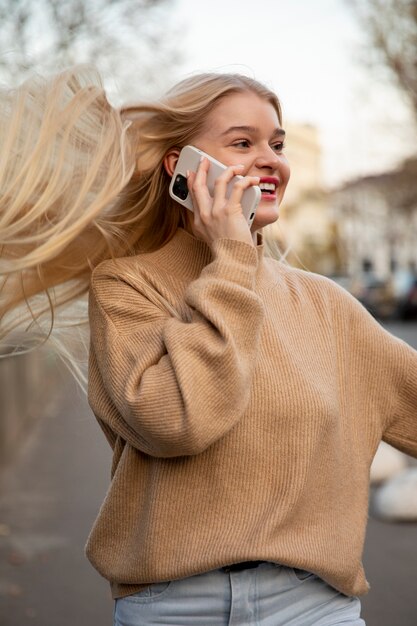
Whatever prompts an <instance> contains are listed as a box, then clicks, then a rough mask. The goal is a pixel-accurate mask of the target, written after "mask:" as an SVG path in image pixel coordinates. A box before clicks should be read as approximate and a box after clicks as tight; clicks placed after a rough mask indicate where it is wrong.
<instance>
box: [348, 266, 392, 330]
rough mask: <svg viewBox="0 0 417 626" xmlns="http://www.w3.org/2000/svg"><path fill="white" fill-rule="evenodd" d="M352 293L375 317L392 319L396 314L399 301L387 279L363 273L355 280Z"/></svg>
mask: <svg viewBox="0 0 417 626" xmlns="http://www.w3.org/2000/svg"><path fill="white" fill-rule="evenodd" d="M351 293H352V294H353V295H354V296H355V297H356V298H357V299H358V300H359V302H361V303H362V304H363V306H364V307H365V308H366V309H367V310H368V311H369V313H371V315H373V316H374V317H376V318H378V319H390V318H392V317H393V316H394V315H395V312H396V310H397V303H396V299H395V297H394V294H393V292H392V289H391V287H390V284H389V283H388V282H387V281H384V280H381V279H379V278H376V277H375V276H373V275H372V274H363V275H362V276H361V277H359V278H357V279H356V280H354V281H353V283H352V288H351Z"/></svg>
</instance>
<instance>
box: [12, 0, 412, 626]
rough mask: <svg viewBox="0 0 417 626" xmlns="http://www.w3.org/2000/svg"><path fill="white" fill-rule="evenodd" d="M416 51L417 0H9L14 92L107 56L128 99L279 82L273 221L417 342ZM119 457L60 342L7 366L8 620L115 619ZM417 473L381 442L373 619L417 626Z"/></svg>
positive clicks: (308, 262)
mask: <svg viewBox="0 0 417 626" xmlns="http://www.w3.org/2000/svg"><path fill="white" fill-rule="evenodd" d="M416 58H417V2H416V1H415V0H362V1H360V0H357V1H354V0H315V2H311V1H310V2H308V1H307V0H293V1H291V2H290V1H282V0H264V1H263V2H262V3H253V2H249V1H246V0H240V1H237V0H230V1H228V2H227V1H225V0H210V2H198V1H197V0H88V1H87V0H0V83H1V85H2V86H3V87H6V86H7V87H14V86H17V85H18V84H19V83H21V82H22V81H23V80H24V79H25V78H27V77H28V76H30V75H33V73H34V72H38V73H41V74H45V73H52V72H56V71H58V70H59V69H61V68H64V67H66V66H68V65H71V64H73V63H92V64H94V65H95V66H96V67H98V69H99V71H100V72H101V75H102V77H103V81H104V84H105V87H106V90H107V92H108V96H109V99H110V101H111V102H112V103H113V104H114V105H115V106H118V105H120V104H121V103H126V102H134V101H137V100H143V99H149V98H154V97H157V96H158V95H159V94H161V93H163V92H164V91H165V90H166V89H167V88H169V87H170V86H171V85H173V84H174V83H176V82H177V81H178V80H180V79H182V78H184V77H186V76H188V75H190V74H193V73H198V72H201V71H220V72H221V71H235V72H239V73H244V74H247V75H249V76H253V77H254V78H256V79H259V80H261V81H263V82H264V83H266V84H267V85H268V86H269V87H271V88H272V89H273V90H274V91H276V92H277V94H278V96H279V97H280V99H281V102H282V105H283V110H284V127H285V128H286V130H287V135H288V138H287V149H286V152H287V155H288V158H289V160H290V163H291V168H292V177H291V181H290V184H289V187H288V191H287V194H286V197H285V200H284V203H283V206H282V212H281V217H280V220H279V223H278V224H277V226H276V228H275V229H274V236H275V237H276V239H277V241H278V242H279V244H280V247H281V249H282V250H283V251H286V254H287V258H288V260H289V262H290V263H291V264H294V265H296V266H299V267H303V268H304V269H307V270H309V271H314V272H318V273H322V274H325V275H327V276H329V277H331V278H333V279H334V280H336V281H337V282H339V283H340V284H341V285H342V286H343V287H345V288H346V289H348V290H349V291H351V292H352V293H353V294H354V295H355V296H356V297H357V298H358V299H359V300H361V301H362V302H363V304H364V305H365V306H366V307H367V308H368V309H369V310H370V312H371V313H372V314H373V315H374V316H375V317H376V318H378V319H379V320H380V321H381V323H382V324H384V325H385V326H386V327H387V328H388V330H390V331H391V332H393V333H394V334H396V335H398V336H400V337H401V338H403V339H404V340H406V341H407V342H409V343H410V344H411V345H413V346H414V347H417V245H416V242H417V133H416V130H417V65H416ZM384 454H385V456H383V455H384ZM110 462H111V458H110V451H109V450H108V449H107V444H106V442H105V441H104V437H103V436H102V434H101V432H100V431H99V429H98V427H97V426H96V424H95V421H94V418H93V416H92V414H91V412H90V410H89V408H88V406H87V403H86V401H85V398H84V396H83V394H82V392H81V391H79V390H78V388H77V387H76V386H75V383H73V381H72V380H71V378H70V377H69V376H68V374H67V373H66V371H65V370H64V369H62V368H61V366H60V365H59V364H58V363H57V362H56V361H55V360H54V358H53V356H52V355H51V354H50V353H49V352H48V350H47V349H44V350H41V351H38V352H36V353H31V354H29V355H26V356H21V357H18V358H6V359H1V360H0V623H1V624H4V625H5V626H17V625H19V626H21V625H23V624H26V623H28V624H29V623H30V624H36V625H39V626H41V625H42V626H66V625H67V624H68V625H69V624H74V623H77V624H79V625H80V626H87V625H92V624H94V625H100V626H107V625H108V626H110V625H111V622H112V603H111V599H110V595H109V592H108V589H107V583H106V582H105V581H103V580H102V579H100V577H99V576H98V574H97V573H96V572H95V571H94V570H93V569H92V568H91V566H90V565H89V564H88V563H87V561H86V559H85V557H84V555H83V545H84V543H85V540H86V537H87V534H88V532H89V529H90V527H91V524H92V523H93V520H94V518H95V516H96V514H97V511H98V508H99V506H100V503H101V501H102V499H103V497H104V495H105V491H106V488H107V484H108V479H109V471H110ZM375 471H376V470H375ZM415 471H416V468H415V461H413V460H412V459H409V458H405V457H404V455H400V456H399V453H398V455H396V454H395V451H392V450H389V451H387V450H381V457H380V465H379V466H378V472H379V473H378V475H377V473H375V476H374V477H373V487H372V490H371V502H370V515H371V517H370V523H369V529H368V536H367V543H366V549H365V567H366V571H367V575H368V580H369V581H370V583H371V588H372V590H371V593H370V595H369V596H367V597H365V598H364V599H363V607H364V617H365V619H366V620H367V624H368V626H373V625H375V626H412V625H414V624H416V623H417V598H416V595H415V591H414V580H415V577H416V574H417V479H416V477H415ZM413 472H414V473H413ZM398 476H400V477H403V483H402V484H403V487H402V488H403V490H404V484H405V483H404V481H407V480H408V483H407V491H406V492H405V491H403V492H401V484H400V487H397V490H396V491H395V490H394V493H395V494H396V499H395V498H394V504H391V505H388V508H386V507H385V508H384V506H382V505H381V500H380V499H379V500H378V498H380V497H381V494H382V491H381V490H382V489H383V488H385V487H387V486H389V484H388V483H389V481H391V480H393V479H395V478H398ZM413 481H414V482H413ZM402 494H403V495H402ZM404 494H406V495H404ZM404 498H406V500H407V507H405V508H406V510H405V509H404V507H403V506H402V504H403V501H404ZM395 502H396V503H397V504H395ZM398 503H399V504H398ZM390 507H391V508H390Z"/></svg>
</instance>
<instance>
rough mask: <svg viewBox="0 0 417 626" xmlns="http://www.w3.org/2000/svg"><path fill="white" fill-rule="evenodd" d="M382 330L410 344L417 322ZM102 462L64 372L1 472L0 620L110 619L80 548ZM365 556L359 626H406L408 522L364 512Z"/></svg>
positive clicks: (107, 625) (415, 602) (412, 597)
mask: <svg viewBox="0 0 417 626" xmlns="http://www.w3.org/2000/svg"><path fill="white" fill-rule="evenodd" d="M388 328H389V330H390V331H391V332H393V333H394V334H397V335H398V336H400V337H401V338H403V339H404V340H406V341H407V342H409V343H410V344H411V345H413V346H414V347H416V348H417V324H407V325H401V324H392V325H390V326H388ZM110 463H111V454H110V448H109V446H108V444H107V442H106V440H105V438H104V436H103V434H102V432H101V430H100V429H99V427H98V425H97V424H96V422H95V419H94V417H93V415H92V413H91V411H90V409H89V407H88V405H87V402H86V400H85V398H84V397H82V394H81V392H80V391H78V390H77V389H76V387H75V384H73V383H72V381H69V380H68V377H67V376H64V375H63V376H62V385H61V391H60V392H59V393H57V394H56V395H55V397H54V398H52V399H51V401H50V403H49V404H48V405H47V406H46V407H45V410H44V414H43V415H42V416H41V417H40V418H39V419H38V420H37V422H36V424H35V426H34V427H33V429H32V430H31V432H30V433H29V434H28V436H27V439H26V441H25V442H24V444H23V445H22V447H21V449H20V451H19V454H18V456H17V458H16V459H15V460H14V462H13V463H11V464H10V465H9V466H7V467H6V468H5V469H4V470H2V472H1V473H0V624H1V625H2V626H25V625H26V624H32V625H33V626H111V624H112V612H113V603H112V600H111V597H110V592H109V587H108V583H107V582H106V581H105V580H104V579H102V578H100V576H99V575H98V574H97V573H96V571H95V570H94V569H93V568H92V566H91V565H90V564H89V562H88V561H87V560H86V558H85V556H84V551H83V550H84V544H85V541H86V538H87V535H88V532H89V530H90V528H91V525H92V522H93V520H94V518H95V516H96V514H97V512H98V509H99V507H100V504H101V502H102V500H103V497H104V495H105V492H106V489H107V485H108V481H109V473H110ZM410 463H413V464H415V461H414V460H413V461H411V460H410ZM364 564H365V571H366V573H367V578H368V580H369V582H370V584H371V592H370V593H369V594H368V595H367V596H366V597H364V598H363V599H362V606H363V617H364V619H365V620H366V623H367V626H415V625H416V624H417V593H416V585H415V581H416V577H417V523H410V524H393V523H384V522H381V521H377V520H375V519H372V518H370V520H369V525H368V533H367V540H366V547H365V555H364Z"/></svg>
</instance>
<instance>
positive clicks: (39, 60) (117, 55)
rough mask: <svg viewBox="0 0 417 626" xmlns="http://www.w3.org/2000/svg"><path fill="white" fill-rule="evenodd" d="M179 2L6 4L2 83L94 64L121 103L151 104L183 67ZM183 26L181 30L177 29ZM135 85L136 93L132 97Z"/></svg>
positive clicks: (9, 0)
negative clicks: (174, 16)
mask: <svg viewBox="0 0 417 626" xmlns="http://www.w3.org/2000/svg"><path fill="white" fill-rule="evenodd" d="M174 5H175V0H0V24H1V26H0V30H1V37H0V80H1V81H2V82H6V84H8V85H11V86H14V85H16V84H18V83H20V82H21V81H22V80H24V79H25V78H26V77H27V76H28V75H29V74H31V73H32V72H33V71H34V70H35V71H41V72H54V71H57V70H59V69H61V68H62V67H66V66H68V65H72V64H75V63H92V64H94V65H95V66H96V67H97V68H98V69H99V71H100V72H101V73H102V75H103V76H104V78H106V77H113V78H115V80H116V83H117V90H118V91H119V92H121V93H123V97H124V98H127V99H132V98H134V97H147V96H148V95H150V94H151V93H152V91H153V90H154V89H156V88H158V87H160V86H161V85H162V84H163V82H164V80H166V79H167V76H168V72H169V71H170V68H172V67H173V65H175V64H177V63H178V62H179V51H178V45H177V44H176V41H177V40H178V39H180V37H178V36H176V33H175V30H174V28H173V27H172V26H169V24H170V23H172V20H169V14H170V10H171V9H172V8H173V7H174ZM179 27H180V25H179V26H178V28H179ZM134 85H137V89H134Z"/></svg>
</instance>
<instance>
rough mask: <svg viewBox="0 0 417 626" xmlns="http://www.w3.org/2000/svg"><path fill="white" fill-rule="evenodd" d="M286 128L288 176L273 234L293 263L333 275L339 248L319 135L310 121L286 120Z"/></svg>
mask: <svg viewBox="0 0 417 626" xmlns="http://www.w3.org/2000/svg"><path fill="white" fill-rule="evenodd" d="M285 129H286V131H287V148H286V151H285V152H286V155H287V157H288V160H289V162H290V165H291V179H290V182H289V184H288V188H287V191H286V194H285V199H284V202H283V204H282V208H281V214H280V219H279V221H278V222H277V225H276V227H275V231H276V237H277V239H278V241H279V243H280V247H281V248H284V249H286V248H287V247H288V248H289V250H290V252H289V254H288V260H289V261H290V263H291V264H292V265H295V266H299V267H303V268H305V269H307V270H310V271H314V272H319V273H322V274H333V273H335V272H337V271H338V270H339V267H340V265H341V260H340V259H339V249H340V247H339V246H338V245H337V238H338V235H337V232H336V229H335V225H334V224H333V221H332V217H331V215H330V212H329V203H328V193H327V191H326V190H325V187H324V184H323V178H322V170H321V156H322V154H321V146H320V140H319V134H318V131H317V128H315V127H314V126H311V125H309V124H291V123H289V124H285Z"/></svg>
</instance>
